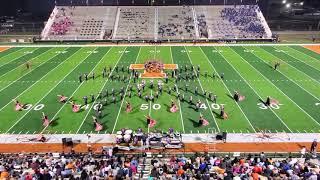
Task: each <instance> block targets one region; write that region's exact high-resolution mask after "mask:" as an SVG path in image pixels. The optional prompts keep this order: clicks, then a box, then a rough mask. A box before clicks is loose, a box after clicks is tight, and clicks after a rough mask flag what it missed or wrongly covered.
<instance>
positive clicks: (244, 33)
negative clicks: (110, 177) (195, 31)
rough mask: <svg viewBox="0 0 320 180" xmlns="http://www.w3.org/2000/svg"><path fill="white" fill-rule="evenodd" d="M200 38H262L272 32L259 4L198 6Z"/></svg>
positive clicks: (268, 36) (267, 36)
mask: <svg viewBox="0 0 320 180" xmlns="http://www.w3.org/2000/svg"><path fill="white" fill-rule="evenodd" d="M195 9H196V12H197V21H198V28H199V34H200V38H209V39H246V38H251V39H261V38H271V36H272V33H271V30H270V28H269V27H268V24H267V23H266V21H265V19H264V17H263V15H262V13H261V11H260V9H259V7H258V6H198V7H195Z"/></svg>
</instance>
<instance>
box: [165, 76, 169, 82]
mask: <svg viewBox="0 0 320 180" xmlns="http://www.w3.org/2000/svg"><path fill="white" fill-rule="evenodd" d="M168 81H169V79H168V76H167V75H166V77H165V82H166V84H167V83H168Z"/></svg>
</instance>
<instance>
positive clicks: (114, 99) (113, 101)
mask: <svg viewBox="0 0 320 180" xmlns="http://www.w3.org/2000/svg"><path fill="white" fill-rule="evenodd" d="M112 103H113V104H115V103H116V97H114V96H112Z"/></svg>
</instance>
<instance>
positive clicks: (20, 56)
mask: <svg viewBox="0 0 320 180" xmlns="http://www.w3.org/2000/svg"><path fill="white" fill-rule="evenodd" d="M37 49H39V48H35V49H33V50H32V51H35V50H37ZM22 50H26V47H24V48H22V49H20V50H18V51H15V52H12V53H17V52H19V53H20V51H22ZM12 53H10V54H7V55H5V56H3V57H1V58H0V59H2V58H4V57H6V56H9V55H12ZM43 53H45V52H43ZM43 53H41V54H43ZM26 55H28V54H22V55H19V56H18V57H16V58H14V59H11V60H10V61H8V62H6V63H4V64H2V65H0V68H1V67H2V66H4V65H7V64H9V63H11V62H13V61H15V60H17V59H19V58H22V57H23V56H26Z"/></svg>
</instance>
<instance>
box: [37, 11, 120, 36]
mask: <svg viewBox="0 0 320 180" xmlns="http://www.w3.org/2000/svg"><path fill="white" fill-rule="evenodd" d="M116 12H117V8H116V7H104V6H95V7H88V6H72V7H71V6H63V7H56V8H55V9H54V10H53V12H52V14H51V16H50V18H49V20H48V23H47V25H46V27H45V28H44V31H43V32H42V39H45V40H50V39H58V40H86V39H108V38H110V36H111V34H112V31H113V29H114V27H113V26H114V21H115V16H116ZM51 21H52V22H51Z"/></svg>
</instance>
